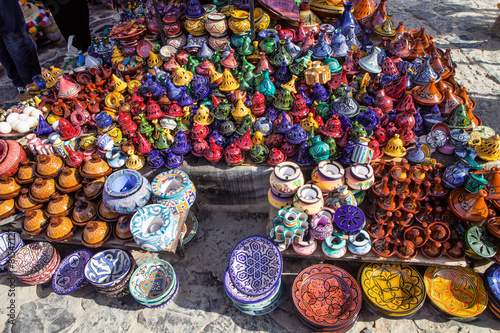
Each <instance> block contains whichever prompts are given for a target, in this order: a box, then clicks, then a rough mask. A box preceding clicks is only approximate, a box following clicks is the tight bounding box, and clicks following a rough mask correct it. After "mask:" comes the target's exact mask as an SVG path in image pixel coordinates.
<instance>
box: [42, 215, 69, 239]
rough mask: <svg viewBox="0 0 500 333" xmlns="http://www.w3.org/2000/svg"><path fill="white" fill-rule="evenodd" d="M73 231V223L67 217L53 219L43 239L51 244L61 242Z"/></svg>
mask: <svg viewBox="0 0 500 333" xmlns="http://www.w3.org/2000/svg"><path fill="white" fill-rule="evenodd" d="M74 231H75V226H74V225H73V221H71V219H70V218H68V217H53V218H52V219H50V224H49V225H48V226H47V230H46V233H45V237H46V238H47V240H49V241H51V242H62V241H64V240H66V239H68V238H70V237H71V236H72V235H73V233H74Z"/></svg>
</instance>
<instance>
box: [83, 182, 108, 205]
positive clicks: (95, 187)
mask: <svg viewBox="0 0 500 333" xmlns="http://www.w3.org/2000/svg"><path fill="white" fill-rule="evenodd" d="M105 182H106V177H101V178H97V179H91V180H89V181H85V183H84V185H83V193H84V196H85V198H86V199H88V200H94V199H96V198H98V197H99V196H100V195H101V193H102V190H103V188H104V183H105Z"/></svg>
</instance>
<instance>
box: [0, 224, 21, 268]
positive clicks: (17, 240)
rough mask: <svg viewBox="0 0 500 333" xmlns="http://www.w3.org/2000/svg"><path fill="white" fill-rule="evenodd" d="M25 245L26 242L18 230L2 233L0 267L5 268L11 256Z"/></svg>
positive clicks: (0, 237) (0, 236)
mask: <svg viewBox="0 0 500 333" xmlns="http://www.w3.org/2000/svg"><path fill="white" fill-rule="evenodd" d="M23 246H24V242H23V240H22V239H21V236H19V234H18V233H17V232H4V233H2V234H0V267H1V268H2V269H4V266H5V265H6V264H7V261H8V260H9V258H10V257H11V256H13V255H14V253H16V252H17V251H19V249H20V248H21V247H23Z"/></svg>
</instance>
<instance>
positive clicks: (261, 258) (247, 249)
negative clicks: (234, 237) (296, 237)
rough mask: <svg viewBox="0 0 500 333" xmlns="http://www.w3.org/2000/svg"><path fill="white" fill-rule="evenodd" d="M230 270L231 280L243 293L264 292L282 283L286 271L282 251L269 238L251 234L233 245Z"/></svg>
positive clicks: (258, 293) (252, 294)
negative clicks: (282, 275)
mask: <svg viewBox="0 0 500 333" xmlns="http://www.w3.org/2000/svg"><path fill="white" fill-rule="evenodd" d="M228 271H229V277H230V278H231V281H232V282H233V284H234V286H235V287H236V289H238V290H239V291H240V292H241V293H243V294H246V295H249V296H259V295H263V294H265V293H267V292H269V291H270V290H274V289H275V288H276V286H277V285H278V284H279V281H280V278H281V273H282V272H283V259H282V257H281V252H280V251H279V249H278V247H276V245H274V244H273V242H271V241H270V240H268V239H267V238H264V237H261V236H251V237H247V238H245V239H243V240H242V241H241V242H239V243H238V244H237V245H236V247H235V248H234V249H233V252H232V253H231V257H230V258H229V269H228Z"/></svg>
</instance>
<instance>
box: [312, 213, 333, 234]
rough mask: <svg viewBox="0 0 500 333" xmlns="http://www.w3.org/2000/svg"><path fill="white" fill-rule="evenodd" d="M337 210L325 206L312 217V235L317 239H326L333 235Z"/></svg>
mask: <svg viewBox="0 0 500 333" xmlns="http://www.w3.org/2000/svg"><path fill="white" fill-rule="evenodd" d="M334 214H335V211H334V210H332V209H330V208H323V209H322V210H321V211H320V212H319V213H318V214H316V215H315V216H314V217H313V218H312V219H311V224H310V228H311V235H312V236H313V237H314V238H315V239H317V240H325V239H327V238H328V237H330V236H331V235H332V232H333V224H332V223H333V217H334Z"/></svg>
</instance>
